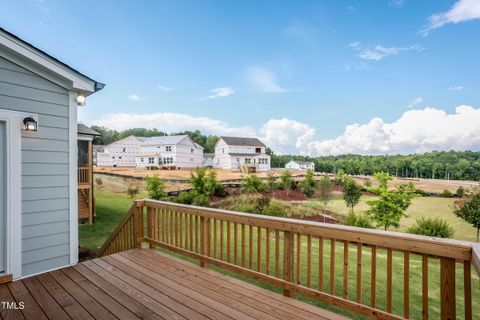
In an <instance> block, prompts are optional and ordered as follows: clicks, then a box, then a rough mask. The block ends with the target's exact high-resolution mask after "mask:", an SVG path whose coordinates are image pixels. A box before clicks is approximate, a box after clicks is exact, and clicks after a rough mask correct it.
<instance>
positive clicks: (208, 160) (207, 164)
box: [203, 153, 215, 168]
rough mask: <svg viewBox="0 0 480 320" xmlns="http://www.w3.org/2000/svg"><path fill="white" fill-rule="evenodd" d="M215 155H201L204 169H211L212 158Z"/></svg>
mask: <svg viewBox="0 0 480 320" xmlns="http://www.w3.org/2000/svg"><path fill="white" fill-rule="evenodd" d="M214 157H215V153H203V166H204V167H205V168H213V158H214Z"/></svg>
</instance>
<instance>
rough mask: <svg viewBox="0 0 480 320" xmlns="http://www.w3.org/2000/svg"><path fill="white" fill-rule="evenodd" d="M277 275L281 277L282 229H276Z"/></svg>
mask: <svg viewBox="0 0 480 320" xmlns="http://www.w3.org/2000/svg"><path fill="white" fill-rule="evenodd" d="M275 277H277V278H279V277H280V231H278V230H275Z"/></svg>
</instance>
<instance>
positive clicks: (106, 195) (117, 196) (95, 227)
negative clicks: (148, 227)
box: [79, 187, 132, 250]
mask: <svg viewBox="0 0 480 320" xmlns="http://www.w3.org/2000/svg"><path fill="white" fill-rule="evenodd" d="M95 204H96V208H97V216H96V217H95V223H94V224H92V225H87V224H83V225H80V227H79V240H80V246H81V247H85V248H90V249H94V250H95V249H97V248H99V247H101V246H102V244H103V243H104V242H105V240H106V239H107V238H108V236H109V235H110V233H111V232H112V231H113V229H114V228H115V227H116V226H117V224H118V223H119V222H120V220H121V219H122V218H123V216H124V215H126V214H127V212H128V209H129V208H130V206H131V205H132V201H131V200H130V198H128V197H127V196H126V195H125V194H122V193H114V192H111V191H108V190H106V189H104V188H102V187H95Z"/></svg>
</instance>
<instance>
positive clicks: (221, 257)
mask: <svg viewBox="0 0 480 320" xmlns="http://www.w3.org/2000/svg"><path fill="white" fill-rule="evenodd" d="M220 260H222V261H223V220H220Z"/></svg>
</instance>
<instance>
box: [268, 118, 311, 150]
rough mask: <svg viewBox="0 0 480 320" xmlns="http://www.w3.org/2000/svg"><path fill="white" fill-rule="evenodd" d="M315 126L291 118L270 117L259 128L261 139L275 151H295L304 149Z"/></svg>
mask: <svg viewBox="0 0 480 320" xmlns="http://www.w3.org/2000/svg"><path fill="white" fill-rule="evenodd" d="M314 135H315V128H313V127H311V126H310V125H308V124H305V123H301V122H298V121H295V120H291V119H286V118H283V119H270V120H269V121H268V122H267V123H265V124H264V125H263V127H262V128H261V129H260V136H261V139H262V140H264V143H266V144H267V145H268V146H269V147H270V148H272V149H273V150H274V151H275V152H277V153H282V154H285V153H296V152H299V151H300V152H302V150H305V148H306V146H307V143H308V142H309V141H311V140H312V139H313V137H314Z"/></svg>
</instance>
